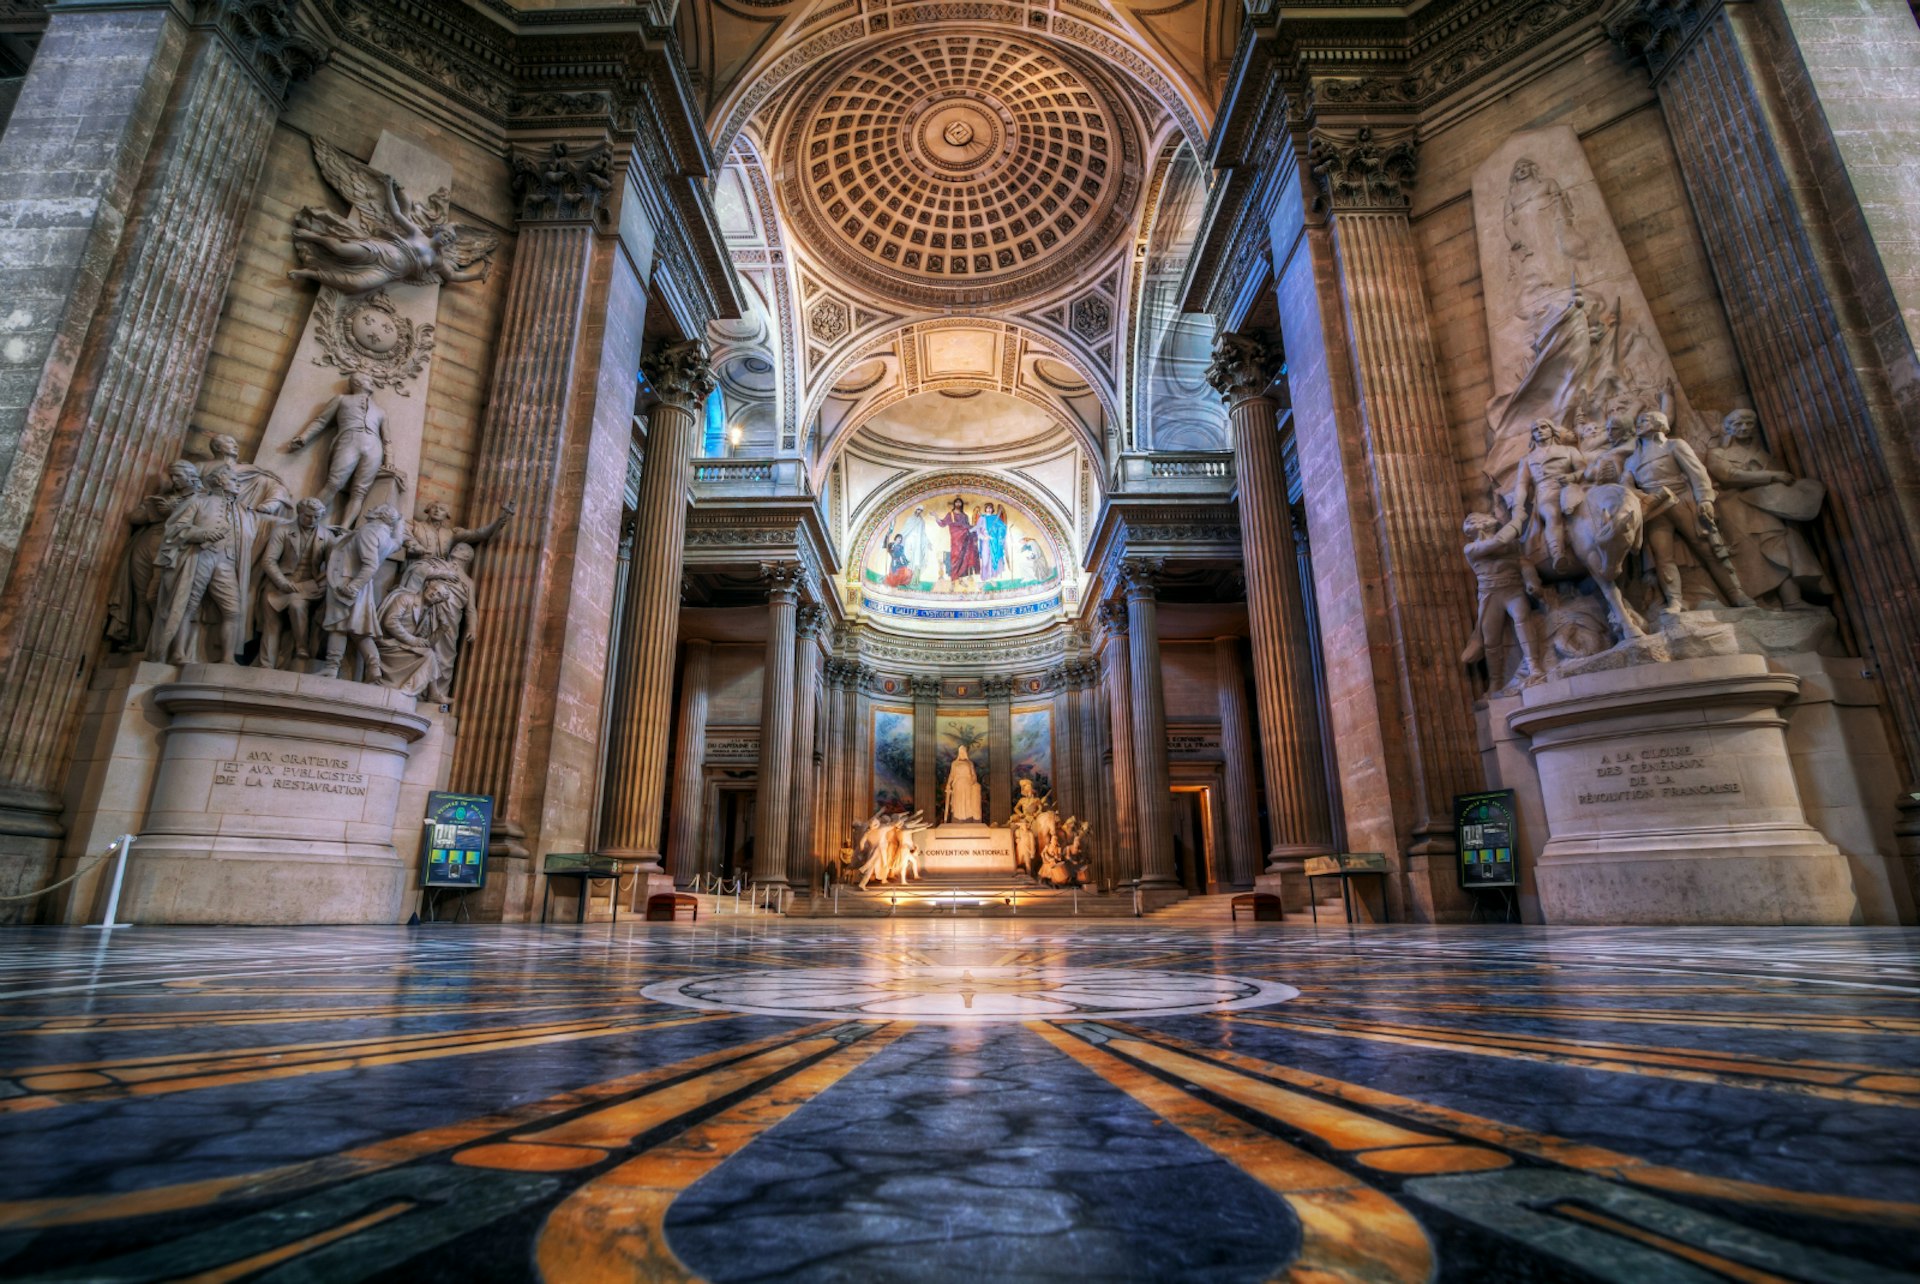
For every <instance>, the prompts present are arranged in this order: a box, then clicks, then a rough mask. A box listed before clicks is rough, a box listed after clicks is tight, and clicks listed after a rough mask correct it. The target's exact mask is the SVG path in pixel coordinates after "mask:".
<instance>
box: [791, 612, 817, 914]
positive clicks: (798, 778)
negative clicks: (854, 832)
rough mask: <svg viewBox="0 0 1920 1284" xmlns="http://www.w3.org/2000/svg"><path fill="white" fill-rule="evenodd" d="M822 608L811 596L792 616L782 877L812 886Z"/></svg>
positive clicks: (801, 884) (797, 883) (803, 885)
mask: <svg viewBox="0 0 1920 1284" xmlns="http://www.w3.org/2000/svg"><path fill="white" fill-rule="evenodd" d="M826 620H827V613H826V612H825V611H824V610H822V609H821V608H820V607H819V606H816V605H815V604H814V603H812V602H805V603H802V604H801V605H800V608H799V611H798V613H797V614H796V616H795V628H796V637H795V640H794V641H795V649H794V660H793V744H792V746H791V750H790V754H791V757H792V759H793V771H794V776H793V814H792V817H791V818H790V819H789V821H788V825H787V877H788V878H789V879H790V880H791V881H792V882H794V883H795V884H796V885H799V886H802V887H811V886H813V881H814V880H813V874H814V855H815V852H814V843H813V837H814V833H815V832H816V829H817V818H816V817H815V815H814V798H815V794H816V792H817V790H818V788H819V779H820V768H819V764H818V762H817V761H816V760H815V758H814V756H813V742H814V726H815V722H816V708H817V705H816V702H817V701H818V700H819V698H820V630H821V629H822V628H823V627H824V626H825V625H826Z"/></svg>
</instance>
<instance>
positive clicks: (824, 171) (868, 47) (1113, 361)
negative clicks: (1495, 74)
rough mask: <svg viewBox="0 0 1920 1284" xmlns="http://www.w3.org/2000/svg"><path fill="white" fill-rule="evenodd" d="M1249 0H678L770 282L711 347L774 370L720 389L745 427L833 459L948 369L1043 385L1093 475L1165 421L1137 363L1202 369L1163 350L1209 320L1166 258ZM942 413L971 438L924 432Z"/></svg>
mask: <svg viewBox="0 0 1920 1284" xmlns="http://www.w3.org/2000/svg"><path fill="white" fill-rule="evenodd" d="M1241 13H1242V6H1241V4H1240V3H1239V0H1177V2H1176V3H1173V4H1143V5H1138V6H1136V5H1134V4H1131V3H1128V2H1127V0H1037V2H1035V3H1005V2H1002V0H894V2H892V3H888V2H887V0H682V3H681V5H680V7H679V10H678V17H677V25H678V29H679V33H680V39H681V42H682V48H683V51H684V53H685V55H686V57H687V61H688V63H689V65H690V70H691V72H692V76H693V80H694V83H695V86H696V90H697V92H698V94H699V95H700V97H701V100H702V102H703V104H704V107H705V110H706V113H707V124H708V129H709V132H710V134H711V136H712V138H713V140H714V143H715V146H716V148H717V149H718V150H719V152H720V153H721V154H722V155H724V156H725V157H726V161H727V163H726V168H725V170H724V171H723V173H722V174H721V175H720V176H719V178H718V179H717V181H716V184H715V190H714V199H715V208H716V212H717V213H718V215H719V218H720V222H721V227H722V231H723V232H724V233H725V235H726V238H727V243H728V246H729V250H730V251H731V253H732V256H733V259H734V264H735V267H736V268H737V269H738V270H739V272H740V274H741V277H742V279H743V281H744V282H745V284H746V286H747V288H748V293H749V294H750V296H751V304H752V306H751V309H750V312H751V315H750V316H749V317H748V318H747V319H746V320H745V321H743V322H742V323H739V324H735V325H733V326H731V327H730V328H729V329H728V331H727V333H725V334H723V335H717V336H716V339H717V340H719V341H720V342H719V346H720V347H721V348H722V352H721V353H719V354H718V355H720V356H721V357H724V358H725V359H727V360H728V361H729V362H730V363H731V364H730V365H729V366H728V368H729V369H747V368H748V363H747V362H746V360H745V358H747V357H749V356H751V357H755V358H758V359H759V361H760V362H764V364H765V366H767V367H771V370H772V371H773V373H772V374H769V375H765V376H763V377H761V378H760V379H758V380H757V381H752V380H746V379H736V380H733V381H732V382H731V383H730V384H728V386H727V388H726V392H727V395H728V398H729V405H728V408H727V413H728V415H729V416H730V417H732V418H733V419H734V420H735V421H736V422H741V423H745V424H747V425H748V428H747V430H746V432H745V434H744V440H745V441H746V443H747V448H748V449H750V450H752V451H754V452H755V453H761V452H764V453H774V454H783V455H799V456H802V457H803V458H806V459H807V460H808V462H809V464H810V465H811V468H812V471H813V474H814V476H815V478H816V480H824V478H825V473H826V470H827V469H829V468H830V467H831V466H832V463H833V457H834V456H835V455H836V454H837V453H838V452H839V451H840V450H841V449H842V448H844V447H845V446H846V445H847V443H849V442H850V441H853V440H854V439H856V438H858V439H859V440H861V441H864V442H866V443H867V447H866V448H868V449H880V447H879V446H878V445H877V443H880V442H882V441H883V439H884V438H885V435H886V433H887V432H888V430H889V425H890V424H891V425H893V427H894V429H896V430H898V429H899V427H900V424H901V423H902V422H904V421H902V420H901V419H900V412H899V410H898V407H899V406H900V405H901V404H902V403H903V402H905V401H908V400H913V401H914V402H915V404H916V405H918V406H927V405H931V404H936V403H928V402H925V401H924V400H922V399H923V398H924V397H925V396H927V395H929V394H938V393H946V394H949V395H950V396H951V397H953V398H967V397H980V396H982V395H983V394H992V395H997V396H999V397H1002V398H1004V399H1011V400H1014V401H1023V402H1025V403H1027V404H1029V405H1032V406H1035V407H1036V408H1038V410H1039V411H1040V412H1041V417H1040V418H1037V419H1036V420H1035V421H1034V422H1035V423H1043V422H1051V423H1054V424H1056V425H1057V427H1058V429H1059V435H1060V440H1061V441H1062V442H1063V443H1069V444H1070V445H1071V446H1072V447H1074V448H1078V449H1082V450H1084V451H1085V452H1086V455H1087V456H1088V462H1089V466H1090V468H1091V471H1092V473H1093V475H1094V476H1093V484H1094V485H1096V486H1104V465H1105V462H1106V461H1109V460H1110V459H1111V457H1112V456H1113V455H1114V454H1116V453H1118V452H1120V451H1125V450H1131V449H1145V448H1149V447H1151V446H1153V445H1154V444H1155V443H1154V442H1152V441H1151V440H1149V439H1148V434H1150V430H1149V429H1148V428H1147V427H1146V424H1147V423H1148V422H1150V421H1151V420H1152V419H1153V418H1154V415H1153V407H1152V405H1151V404H1150V403H1151V395H1148V396H1147V397H1145V398H1143V397H1142V395H1141V393H1140V392H1139V390H1140V389H1143V388H1144V389H1155V388H1168V389H1175V388H1178V387H1179V386H1182V385H1183V383H1184V382H1187V381H1184V380H1182V379H1170V378H1167V377H1162V375H1161V374H1157V373H1156V371H1158V369H1159V367H1160V366H1162V365H1165V366H1167V368H1168V370H1174V369H1175V368H1176V367H1178V368H1181V369H1183V368H1184V365H1185V364H1190V362H1189V361H1188V360H1187V358H1188V356H1189V355H1190V354H1187V353H1186V352H1185V349H1186V348H1190V347H1192V346H1193V336H1191V335H1186V334H1184V333H1176V332H1177V331H1179V330H1180V327H1181V326H1182V325H1184V326H1185V327H1186V328H1188V329H1190V328H1192V324H1193V323H1192V322H1191V321H1188V322H1181V321H1179V320H1178V319H1177V318H1172V317H1170V316H1169V314H1168V309H1167V308H1166V306H1165V305H1164V302H1163V301H1162V300H1161V298H1160V296H1161V295H1163V294H1165V293H1166V292H1167V291H1166V288H1165V286H1164V283H1163V282H1162V281H1161V280H1160V278H1161V277H1164V276H1166V275H1167V273H1168V271H1169V269H1170V267H1171V268H1172V269H1173V270H1175V271H1177V269H1178V268H1179V267H1181V266H1182V265H1183V263H1184V253H1185V250H1186V242H1187V241H1189V240H1190V231H1191V224H1192V219H1191V210H1192V209H1193V208H1194V206H1195V205H1196V203H1197V202H1198V201H1199V200H1202V199H1204V183H1205V171H1204V167H1202V166H1201V165H1199V164H1198V163H1197V162H1196V160H1195V157H1196V155H1197V154H1200V153H1203V152H1204V149H1205V133H1206V131H1207V130H1208V128H1209V127H1210V125H1211V121H1212V114H1213V108H1214V104H1215V103H1216V101H1217V99H1218V96H1219V92H1220V87H1221V86H1222V85H1223V83H1224V80H1225V76H1226V72H1227V69H1228V65H1229V63H1230V61H1231V58H1232V55H1233V51H1234V41H1235V38H1236V36H1237V34H1238V28H1239V22H1240V15H1241ZM1163 207H1164V208H1165V209H1166V211H1167V216H1166V218H1164V219H1161V220H1160V223H1159V225H1160V227H1161V231H1160V232H1159V234H1157V235H1156V233H1155V227H1156V218H1157V216H1158V214H1159V212H1160V211H1161V210H1162V208H1163ZM1169 228H1171V229H1173V231H1174V233H1176V235H1173V236H1171V237H1170V235H1169V232H1168V229H1169ZM1182 235H1184V236H1185V239H1182ZM1176 349H1178V351H1176ZM755 368H761V367H760V365H759V364H758V363H756V365H755ZM1049 373H1050V376H1051V377H1048V376H1049ZM756 389H757V390H758V391H756ZM1188 400H1191V398H1188ZM973 404H975V405H985V404H988V403H987V402H986V401H976V402H974V403H973ZM993 404H996V405H1004V404H1005V403H1004V402H996V403H993ZM888 407H895V408H896V409H895V410H894V411H892V412H889V411H888V410H887V408H888ZM1212 409H1213V408H1212V407H1205V406H1203V407H1202V410H1201V412H1200V415H1199V417H1200V418H1201V419H1202V420H1205V419H1206V418H1207V416H1208V414H1209V413H1211V412H1212ZM1184 413H1185V417H1186V419H1188V420H1192V419H1193V418H1194V412H1193V411H1192V409H1191V407H1188V408H1186V410H1185V412H1184ZM874 416H879V417H878V418H877V419H873V417H874ZM1216 417H1217V416H1216ZM870 419H872V422H871V423H869V422H868V421H869V420H870ZM965 420H966V416H965V415H958V414H947V415H939V414H929V415H927V416H925V418H924V424H925V425H928V426H925V427H923V428H922V429H921V438H920V439H918V440H917V443H916V442H908V441H905V440H903V441H902V442H901V443H900V444H901V445H903V446H907V445H914V444H917V445H918V446H919V447H921V448H923V449H926V450H930V451H936V452H939V451H950V450H956V449H960V448H962V447H963V446H964V445H965V442H964V440H963V429H962V428H961V427H960V425H962V424H964V422H965ZM1135 421H1138V422H1135ZM917 422H918V421H917ZM1168 422H1172V420H1171V419H1169V420H1168ZM946 423H950V424H952V425H954V431H953V433H952V434H950V436H951V437H952V440H947V439H945V438H943V439H942V440H940V441H930V440H925V439H924V438H925V435H926V434H927V433H930V432H935V429H934V428H933V427H932V426H931V425H935V424H946ZM1181 433H1182V438H1181V443H1180V445H1181V446H1183V447H1199V448H1207V447H1208V446H1210V445H1213V444H1215V443H1214V442H1212V441H1211V440H1210V439H1209V438H1208V436H1207V433H1206V430H1205V425H1204V423H1203V424H1202V426H1201V427H1200V428H1199V429H1196V428H1194V427H1193V425H1192V424H1191V423H1188V424H1187V425H1186V426H1185V427H1183V428H1182V429H1181ZM909 435H911V434H909ZM935 435H938V434H937V433H936V434H935ZM1016 436H1017V434H1016ZM991 438H992V435H991V434H985V435H981V436H979V437H978V438H977V440H978V441H979V443H980V445H981V447H982V448H983V449H985V448H988V447H989V446H990V445H992V440H991ZM1012 442H1013V439H1012V438H1009V441H1008V443H1005V444H1007V445H1011V444H1012ZM1170 444H1172V443H1162V445H1163V446H1164V445H1170ZM1222 444H1223V443H1222ZM995 448H997V447H995ZM1021 448H1022V449H1029V447H1028V446H1027V445H1026V444H1024V441H1023V444H1022V446H1021ZM1103 457H1105V458H1104V459H1103Z"/></svg>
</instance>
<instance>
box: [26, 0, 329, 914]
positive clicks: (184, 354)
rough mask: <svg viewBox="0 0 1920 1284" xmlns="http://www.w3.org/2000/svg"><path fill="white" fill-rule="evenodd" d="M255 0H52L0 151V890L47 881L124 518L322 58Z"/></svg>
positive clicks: (166, 431) (209, 339) (181, 394)
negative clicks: (296, 103) (97, 3)
mask: <svg viewBox="0 0 1920 1284" xmlns="http://www.w3.org/2000/svg"><path fill="white" fill-rule="evenodd" d="M211 8H212V7H209V9H210V10H211ZM252 8H253V9H255V10H257V11H258V12H257V13H256V14H255V15H254V21H253V23H252V25H251V27H249V26H248V25H247V24H244V23H238V22H230V21H229V20H228V19H229V18H230V17H231V16H232V15H228V14H225V13H222V12H219V11H209V12H206V13H204V14H203V15H202V20H200V21H197V22H194V23H191V24H189V23H188V22H186V21H185V20H183V18H182V16H181V14H182V12H183V7H182V6H178V5H167V4H159V3H140V2H139V0H135V2H134V3H129V4H122V5H115V6H114V7H113V8H112V9H111V10H107V9H105V8H104V7H103V8H102V9H100V10H89V9H88V8H85V7H82V6H78V5H73V6H62V8H61V10H60V11H59V12H56V13H55V14H54V15H53V16H52V18H51V20H50V21H49V23H48V26H47V29H46V34H45V38H44V39H43V40H42V41H41V43H40V46H39V50H38V53H37V56H36V57H35V60H34V63H33V66H32V69H31V70H30V72H29V73H28V75H27V77H26V79H25V81H24V82H23V84H22V86H21V89H20V95H19V98H18V100H17V101H16V103H15V106H14V110H13V115H12V119H11V123H10V125H9V127H8V129H7V131H6V134H5V137H4V139H3V140H0V226H4V227H5V228H6V229H7V240H6V250H5V252H4V253H0V311H4V312H5V313H6V314H7V320H6V328H7V342H6V344H5V345H4V350H3V351H0V711H4V712H3V713H0V892H13V891H17V890H21V889H23V888H26V887H32V886H36V885H38V884H40V883H41V882H43V881H45V875H46V874H47V873H48V872H50V871H51V869H52V866H53V861H54V856H55V844H56V842H57V840H58V838H59V836H60V834H61V832H62V831H61V827H60V819H59V818H60V811H61V799H60V793H61V790H62V788H63V787H64V785H65V783H66V779H67V774H68V766H69V764H70V762H71V760H72V755H73V746H74V737H75V734H76V732H77V730H78V724H79V718H80V713H81V705H82V696H83V692H84V691H85V690H86V687H87V683H88V682H89V680H90V679H91V677H92V668H93V664H94V662H95V659H96V657H97V656H98V654H99V653H100V650H101V647H100V635H101V631H102V629H103V628H104V626H105V623H106V605H107V597H108V581H109V578H110V577H111V575H112V574H113V568H114V567H116V566H117V565H118V563H119V561H120V557H121V551H122V549H124V547H125V541H126V539H127V536H128V530H127V524H126V513H127V511H128V510H129V509H130V508H132V507H133V505H134V503H135V502H136V501H137V499H138V498H139V496H140V495H141V494H142V493H144V492H145V491H146V490H147V489H149V488H150V487H151V485H152V482H153V479H154V477H155V476H156V475H157V474H158V473H159V472H160V470H161V469H162V468H164V467H165V466H166V465H167V464H168V463H170V462H172V461H173V460H174V459H177V458H178V457H179V456H180V454H181V453H182V451H183V449H184V446H185V443H186V437H187V426H188V424H187V421H188V416H189V415H190V414H191V412H192V409H193V406H194V403H195V401H196V399H197V398H198V396H199V392H200V381H201V376H202V373H203V371H204V370H205V367H206V362H207V356H208V354H209V352H210V351H211V349H212V345H213V336H214V327H215V324H216V323H217V321H218V319H219V317H220V308H221V304H222V301H223V299H224V298H225V295H226V291H227V283H228V281H229V279H230V278H231V276H232V274H233V267H234V263H235V262H236V260H237V257H238V254H239V249H240V239H241V231H242V228H243V226H244V224H245V221H246V217H247V213H248V211H249V210H250V209H251V208H252V207H253V204H254V189H255V187H256V186H257V183H258V180H259V177H260V174H261V170H262V167H263V165H264V162H265V160H266V155H267V148H268V144H269V142H270V140H271V138H272V135H273V127H274V120H275V118H276V117H277V116H278V114H279V111H280V108H281V105H282V103H283V102H284V99H285V95H286V93H287V91H288V90H289V88H290V87H291V85H292V84H293V83H295V82H296V81H297V80H299V79H301V78H304V76H305V75H307V74H308V73H309V72H311V71H312V70H313V68H314V66H316V65H317V63H318V61H319V58H320V56H321V51H320V50H319V49H318V48H317V47H315V46H313V45H310V44H308V43H307V42H306V41H305V40H303V39H301V38H300V37H299V36H298V34H297V33H296V32H294V31H293V29H292V27H291V21H290V20H291V16H292V13H293V6H292V5H291V4H288V3H261V4H258V5H255V6H252ZM26 904H27V903H26V902H13V903H12V904H11V906H0V911H4V912H5V913H7V914H9V915H10V914H11V913H12V912H13V910H15V909H17V908H19V907H21V906H24V905H26Z"/></svg>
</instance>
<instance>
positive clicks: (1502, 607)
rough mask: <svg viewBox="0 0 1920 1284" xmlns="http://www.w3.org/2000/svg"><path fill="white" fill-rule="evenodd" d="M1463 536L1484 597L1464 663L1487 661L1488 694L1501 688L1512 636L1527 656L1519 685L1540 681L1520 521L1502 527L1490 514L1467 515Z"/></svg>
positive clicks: (1518, 677) (1541, 671) (1541, 672)
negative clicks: (1522, 553)
mask: <svg viewBox="0 0 1920 1284" xmlns="http://www.w3.org/2000/svg"><path fill="white" fill-rule="evenodd" d="M1462 533H1463V534H1465V535H1466V537H1467V545H1466V548H1465V549H1464V550H1462V551H1463V552H1464V553H1465V555H1466V559H1467V565H1468V566H1469V567H1471V568H1472V570H1473V577H1474V580H1475V581H1476V583H1477V585H1478V588H1479V593H1480V596H1479V605H1478V608H1477V611H1478V614H1477V617H1476V618H1475V620H1474V629H1473V637H1472V639H1471V640H1470V641H1469V642H1468V643H1467V649H1466V650H1465V651H1463V652H1462V653H1461V655H1460V663H1462V664H1465V665H1473V664H1476V663H1479V662H1480V661H1482V660H1485V661H1486V666H1487V679H1488V683H1487V684H1488V689H1489V690H1491V689H1493V688H1494V687H1497V686H1499V685H1500V683H1501V677H1502V675H1504V674H1505V673H1506V672H1507V661H1506V657H1507V636H1508V635H1509V633H1511V635H1512V636H1513V638H1514V639H1515V641H1516V642H1517V643H1518V645H1519V647H1520V652H1521V656H1522V659H1521V663H1520V668H1519V671H1518V672H1517V673H1515V675H1514V678H1515V680H1516V681H1524V680H1531V681H1538V680H1539V679H1540V678H1542V677H1544V676H1545V670H1544V668H1543V667H1542V665H1541V663H1540V657H1539V655H1538V653H1537V648H1536V643H1535V642H1534V638H1533V627H1532V619H1531V616H1532V613H1533V608H1532V607H1531V606H1530V605H1529V603H1528V601H1527V589H1526V584H1525V579H1524V576H1523V573H1522V568H1521V563H1520V529H1519V518H1518V517H1516V518H1514V519H1512V520H1509V521H1508V522H1507V523H1506V524H1505V525H1504V526H1503V525H1501V524H1500V523H1499V521H1497V520H1496V519H1495V518H1494V517H1493V515H1492V514H1490V513H1468V514H1467V520H1466V524H1465V526H1464V528H1463V531H1462Z"/></svg>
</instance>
